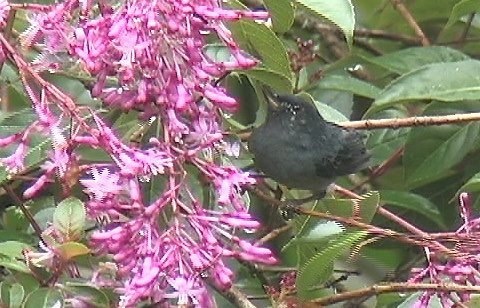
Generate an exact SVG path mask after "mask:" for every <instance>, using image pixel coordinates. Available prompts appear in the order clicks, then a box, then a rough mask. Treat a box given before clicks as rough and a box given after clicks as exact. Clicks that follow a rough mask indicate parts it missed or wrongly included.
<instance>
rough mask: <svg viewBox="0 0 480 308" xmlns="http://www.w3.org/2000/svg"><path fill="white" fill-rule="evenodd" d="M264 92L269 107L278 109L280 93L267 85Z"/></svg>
mask: <svg viewBox="0 0 480 308" xmlns="http://www.w3.org/2000/svg"><path fill="white" fill-rule="evenodd" d="M263 94H264V95H265V99H266V100H267V103H268V107H269V109H273V110H277V109H278V107H279V104H278V95H277V94H276V93H274V92H273V91H272V90H271V89H270V88H267V87H264V88H263Z"/></svg>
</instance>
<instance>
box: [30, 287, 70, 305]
mask: <svg viewBox="0 0 480 308" xmlns="http://www.w3.org/2000/svg"><path fill="white" fill-rule="evenodd" d="M23 307H24V308H52V307H64V298H63V296H62V293H60V291H58V290H56V289H54V288H41V289H38V290H35V291H33V292H32V293H30V294H29V295H28V296H27V298H26V299H25V303H24V304H23Z"/></svg>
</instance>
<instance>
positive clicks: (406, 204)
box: [380, 190, 446, 228]
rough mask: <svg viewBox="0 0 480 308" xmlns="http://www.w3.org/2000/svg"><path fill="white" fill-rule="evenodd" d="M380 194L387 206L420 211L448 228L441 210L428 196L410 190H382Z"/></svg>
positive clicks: (440, 225) (439, 224)
mask: <svg viewBox="0 0 480 308" xmlns="http://www.w3.org/2000/svg"><path fill="white" fill-rule="evenodd" d="M380 194H381V196H382V202H385V204H386V205H387V206H394V207H398V208H400V209H406V210H409V211H413V212H416V213H419V214H421V215H423V216H424V217H425V218H427V219H430V220H432V221H433V222H435V223H436V224H437V225H438V226H439V227H441V228H446V226H445V223H444V221H443V218H442V215H441V214H440V211H439V210H438V208H437V207H436V206H435V204H433V203H432V202H431V201H430V200H428V199H427V198H425V197H422V196H420V195H417V194H415V193H412V192H408V191H396V190H382V191H381V192H380Z"/></svg>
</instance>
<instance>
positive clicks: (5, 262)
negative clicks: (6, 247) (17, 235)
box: [0, 254, 31, 273]
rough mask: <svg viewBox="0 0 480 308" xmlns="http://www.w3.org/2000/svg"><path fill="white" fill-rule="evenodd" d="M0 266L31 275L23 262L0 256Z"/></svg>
mask: <svg viewBox="0 0 480 308" xmlns="http://www.w3.org/2000/svg"><path fill="white" fill-rule="evenodd" d="M0 266H3V267H5V268H8V269H10V270H13V271H17V272H21V273H31V271H30V269H29V268H28V267H27V266H26V265H25V262H23V261H20V260H16V259H14V258H10V257H9V256H5V255H3V254H0Z"/></svg>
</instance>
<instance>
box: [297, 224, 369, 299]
mask: <svg viewBox="0 0 480 308" xmlns="http://www.w3.org/2000/svg"><path fill="white" fill-rule="evenodd" d="M365 236H366V233H365V232H363V231H362V232H360V231H359V232H351V233H350V232H349V233H345V234H342V235H340V236H339V237H338V238H336V239H335V240H332V241H331V242H330V243H329V245H328V247H326V248H325V249H323V250H322V251H319V252H318V253H316V254H315V255H314V256H313V257H312V258H310V259H309V260H308V261H307V262H305V264H303V265H302V266H301V267H300V268H299V270H298V273H297V280H296V287H297V291H298V295H299V297H300V298H303V299H305V298H308V295H309V289H310V288H312V287H314V286H321V285H322V284H323V283H325V282H326V281H327V280H328V279H329V278H330V276H331V274H332V271H333V262H334V261H335V260H336V259H337V258H338V257H340V256H341V255H342V254H343V253H345V252H346V251H347V250H348V249H349V248H350V247H352V245H354V244H355V243H356V242H358V241H359V240H360V239H362V238H363V237H365Z"/></svg>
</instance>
